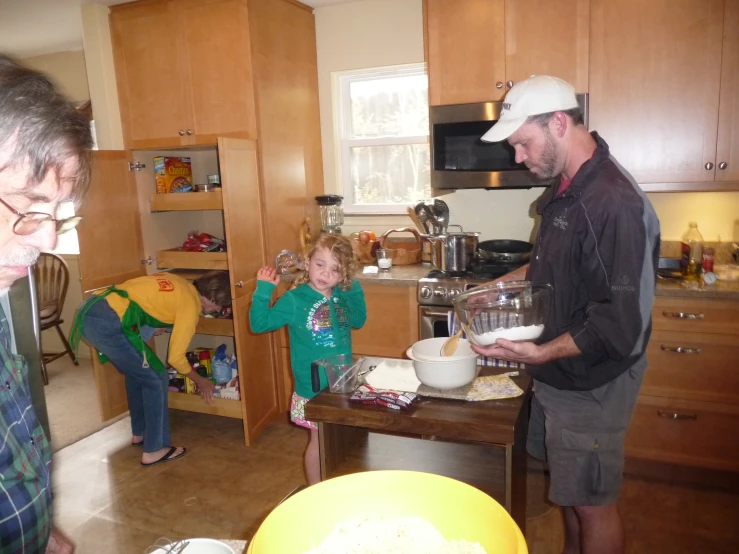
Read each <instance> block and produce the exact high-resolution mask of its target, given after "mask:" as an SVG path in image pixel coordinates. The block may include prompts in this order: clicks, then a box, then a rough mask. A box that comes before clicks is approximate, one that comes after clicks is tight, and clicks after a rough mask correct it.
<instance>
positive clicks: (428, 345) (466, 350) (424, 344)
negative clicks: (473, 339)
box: [411, 337, 472, 362]
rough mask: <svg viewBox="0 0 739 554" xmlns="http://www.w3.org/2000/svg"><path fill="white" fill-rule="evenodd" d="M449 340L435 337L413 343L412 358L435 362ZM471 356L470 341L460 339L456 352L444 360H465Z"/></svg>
mask: <svg viewBox="0 0 739 554" xmlns="http://www.w3.org/2000/svg"><path fill="white" fill-rule="evenodd" d="M447 340H449V337H435V338H433V339H423V340H419V341H418V342H415V343H413V346H411V351H412V352H413V356H414V357H415V358H418V359H419V360H424V361H429V362H435V361H437V360H439V358H440V356H439V353H440V351H441V347H442V345H443V344H444V343H445V342H446V341H447ZM471 354H472V347H471V346H470V341H468V340H467V339H460V341H459V343H458V345H457V351H456V352H455V353H454V354H453V355H451V356H446V357H444V360H454V359H461V358H466V357H467V356H469V355H471Z"/></svg>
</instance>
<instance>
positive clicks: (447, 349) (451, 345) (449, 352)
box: [441, 329, 462, 356]
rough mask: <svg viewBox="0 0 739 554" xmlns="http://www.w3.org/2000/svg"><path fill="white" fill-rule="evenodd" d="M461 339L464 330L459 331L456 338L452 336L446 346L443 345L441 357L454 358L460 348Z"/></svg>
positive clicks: (445, 343) (446, 341) (447, 340)
mask: <svg viewBox="0 0 739 554" xmlns="http://www.w3.org/2000/svg"><path fill="white" fill-rule="evenodd" d="M460 338H462V329H460V330H459V331H457V333H456V334H455V335H454V336H451V337H449V338H448V339H446V340H445V341H444V344H442V345H441V355H442V356H453V355H454V353H455V352H456V351H457V347H458V346H459V339H460Z"/></svg>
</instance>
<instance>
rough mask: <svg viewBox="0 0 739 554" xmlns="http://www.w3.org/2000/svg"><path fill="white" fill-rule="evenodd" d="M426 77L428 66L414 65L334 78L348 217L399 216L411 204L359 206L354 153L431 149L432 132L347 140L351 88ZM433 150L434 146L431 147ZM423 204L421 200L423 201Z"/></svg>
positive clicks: (341, 178) (353, 72)
mask: <svg viewBox="0 0 739 554" xmlns="http://www.w3.org/2000/svg"><path fill="white" fill-rule="evenodd" d="M409 75H424V76H426V77H427V78H428V72H427V69H426V64H425V63H423V62H421V63H412V64H403V65H391V66H383V67H375V68H366V69H356V70H348V71H338V72H336V73H335V75H334V82H335V87H336V94H335V98H336V102H335V106H334V110H335V114H336V118H337V126H336V153H337V155H336V166H337V167H336V175H337V177H338V181H339V183H338V186H337V190H339V191H341V192H340V194H341V195H343V197H344V212H345V213H346V214H347V215H397V214H405V213H407V207H408V204H355V203H354V200H353V195H354V191H353V189H352V179H351V149H352V148H353V147H361V146H392V145H396V144H400V145H405V144H426V145H429V144H430V143H429V134H430V133H429V132H427V133H426V134H425V135H415V136H404V137H387V136H385V137H375V138H361V139H354V138H347V137H350V136H351V133H352V117H351V115H352V114H351V102H350V101H349V100H350V99H351V97H350V86H351V84H352V83H355V82H359V81H372V80H376V79H381V78H383V77H401V76H409ZM429 131H430V129H429ZM429 147H430V146H429ZM419 200H420V199H419Z"/></svg>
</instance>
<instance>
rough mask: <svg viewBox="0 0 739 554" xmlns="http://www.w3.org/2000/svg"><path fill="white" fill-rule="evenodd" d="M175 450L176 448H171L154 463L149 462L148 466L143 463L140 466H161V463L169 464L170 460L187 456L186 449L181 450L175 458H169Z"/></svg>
mask: <svg viewBox="0 0 739 554" xmlns="http://www.w3.org/2000/svg"><path fill="white" fill-rule="evenodd" d="M176 450H177V447H176V446H172V447H170V449H169V450H168V451H167V453H166V454H165V455H164V456H162V457H161V458H159V459H158V460H157V461H156V462H151V463H150V464H145V463H144V462H141V465H142V466H155V465H157V464H161V463H162V462H171V461H172V460H177V459H179V458H182V456H184V455H185V454H187V448H183V449H182V452H180V453H179V454H178V455H177V456H175V457H173V458H170V456H172V454H174V453H175V451H176Z"/></svg>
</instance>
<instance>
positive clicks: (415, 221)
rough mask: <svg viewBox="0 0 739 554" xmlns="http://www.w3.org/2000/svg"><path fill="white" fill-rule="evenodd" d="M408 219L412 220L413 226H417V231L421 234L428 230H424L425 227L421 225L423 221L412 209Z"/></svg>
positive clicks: (409, 211)
mask: <svg viewBox="0 0 739 554" xmlns="http://www.w3.org/2000/svg"><path fill="white" fill-rule="evenodd" d="M408 217H410V218H411V221H412V222H413V225H415V226H416V229H418V232H419V233H425V232H426V229H424V228H423V225H422V224H421V221H420V220H419V219H418V215H417V214H416V212H415V210H414V209H413V208H411V207H409V208H408Z"/></svg>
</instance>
